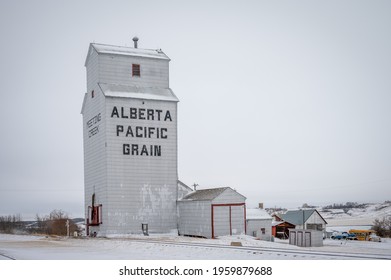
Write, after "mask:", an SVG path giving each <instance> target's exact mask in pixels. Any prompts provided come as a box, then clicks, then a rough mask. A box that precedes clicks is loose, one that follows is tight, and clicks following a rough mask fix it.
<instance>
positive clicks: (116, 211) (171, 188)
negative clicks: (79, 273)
mask: <svg viewBox="0 0 391 280" xmlns="http://www.w3.org/2000/svg"><path fill="white" fill-rule="evenodd" d="M114 106H115V107H116V108H118V109H119V108H120V107H124V108H128V109H129V108H130V107H136V108H146V109H159V110H162V111H163V112H165V111H166V110H168V111H170V114H171V118H172V121H169V120H167V121H163V120H161V121H158V120H153V121H152V120H139V119H129V118H117V117H111V114H112V110H113V108H114ZM106 116H107V118H106V122H107V148H106V149H107V172H108V182H107V189H108V199H109V201H110V203H109V205H108V206H107V207H108V215H109V217H110V228H111V229H112V232H118V231H125V232H127V233H132V232H138V231H139V230H141V223H148V227H149V231H150V232H167V231H169V230H171V229H174V228H176V224H177V221H176V198H177V180H178V176H177V126H176V124H177V114H176V102H162V101H155V100H139V99H130V98H106ZM117 125H121V126H123V127H124V131H125V132H126V130H127V127H128V126H131V127H132V129H133V130H134V129H135V127H136V126H141V127H158V128H165V129H167V132H166V134H167V139H153V138H151V139H149V138H144V137H143V138H137V137H131V136H129V137H126V136H125V132H124V133H120V134H119V136H117ZM134 133H135V131H134ZM124 144H128V145H130V146H131V145H133V144H135V145H138V147H139V151H140V150H141V147H142V146H143V145H146V146H147V147H150V145H156V146H160V147H161V156H145V155H144V156H141V155H124V153H123V145H124Z"/></svg>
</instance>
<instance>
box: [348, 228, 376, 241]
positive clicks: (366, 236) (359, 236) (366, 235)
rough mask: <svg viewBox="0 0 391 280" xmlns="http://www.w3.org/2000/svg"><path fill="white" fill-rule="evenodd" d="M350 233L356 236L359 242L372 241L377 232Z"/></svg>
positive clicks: (350, 231)
mask: <svg viewBox="0 0 391 280" xmlns="http://www.w3.org/2000/svg"><path fill="white" fill-rule="evenodd" d="M349 233H350V234H354V235H356V237H357V240H361V241H370V239H371V235H376V231H374V230H371V229H351V230H349Z"/></svg>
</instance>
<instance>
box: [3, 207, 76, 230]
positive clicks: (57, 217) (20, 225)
mask: <svg viewBox="0 0 391 280" xmlns="http://www.w3.org/2000/svg"><path fill="white" fill-rule="evenodd" d="M22 232H25V233H30V234H46V235H62V236H66V235H67V234H68V233H69V234H70V235H73V234H74V232H77V233H79V232H80V229H79V227H78V226H77V225H76V224H75V223H74V221H73V220H72V219H70V218H69V216H68V214H66V213H65V212H64V211H62V210H53V211H52V212H50V214H49V215H47V216H39V215H38V214H37V215H36V218H35V221H34V222H24V221H22V218H21V216H20V214H17V215H8V216H0V233H10V234H12V233H22Z"/></svg>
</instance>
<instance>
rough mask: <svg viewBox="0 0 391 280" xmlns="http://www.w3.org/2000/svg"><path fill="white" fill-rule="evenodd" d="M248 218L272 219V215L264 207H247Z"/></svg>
mask: <svg viewBox="0 0 391 280" xmlns="http://www.w3.org/2000/svg"><path fill="white" fill-rule="evenodd" d="M246 219H247V220H271V219H272V216H270V215H269V213H267V212H266V211H265V210H264V209H259V208H253V209H249V208H247V209H246Z"/></svg>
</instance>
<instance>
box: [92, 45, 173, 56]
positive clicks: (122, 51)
mask: <svg viewBox="0 0 391 280" xmlns="http://www.w3.org/2000/svg"><path fill="white" fill-rule="evenodd" d="M91 46H92V47H93V48H94V49H95V50H96V51H97V52H98V53H103V54H119V55H127V56H138V57H148V58H157V59H164V60H170V58H169V57H168V56H167V55H166V54H165V53H164V52H163V51H162V50H150V49H138V48H137V49H136V48H132V47H122V46H112V45H104V44H96V43H91Z"/></svg>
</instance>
